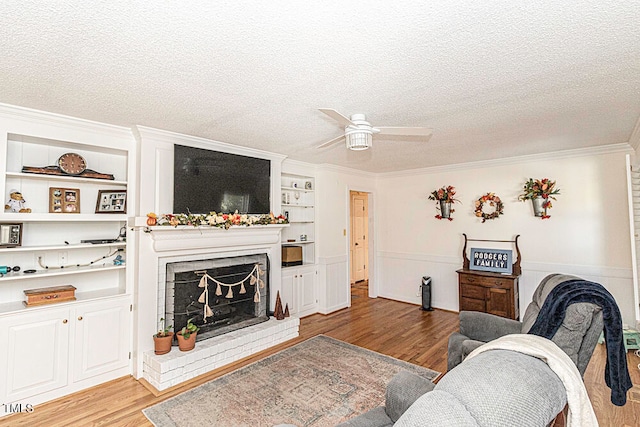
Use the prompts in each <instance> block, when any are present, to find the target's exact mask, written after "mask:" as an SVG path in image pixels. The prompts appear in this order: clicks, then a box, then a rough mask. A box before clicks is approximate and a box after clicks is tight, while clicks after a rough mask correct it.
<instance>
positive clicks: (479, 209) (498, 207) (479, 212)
mask: <svg viewBox="0 0 640 427" xmlns="http://www.w3.org/2000/svg"><path fill="white" fill-rule="evenodd" d="M487 202H488V203H489V206H493V207H495V210H494V211H493V212H490V213H486V212H484V210H483V207H484V204H485V203H487ZM475 213H476V216H477V217H478V218H482V222H485V221H486V220H488V219H496V218H498V217H499V216H500V215H503V214H504V203H502V200H500V197H498V196H496V195H495V193H487V194H485V195H484V196H482V197H480V198H479V199H478V200H476V210H475Z"/></svg>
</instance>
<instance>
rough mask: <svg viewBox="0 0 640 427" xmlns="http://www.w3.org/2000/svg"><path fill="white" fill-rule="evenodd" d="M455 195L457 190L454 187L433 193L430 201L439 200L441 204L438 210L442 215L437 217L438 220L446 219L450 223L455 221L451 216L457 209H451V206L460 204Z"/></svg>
mask: <svg viewBox="0 0 640 427" xmlns="http://www.w3.org/2000/svg"><path fill="white" fill-rule="evenodd" d="M455 194H456V188H455V187H454V186H452V185H448V186H446V187H442V188H439V189H437V190H434V191H432V192H431V194H430V195H429V200H437V201H438V202H440V206H439V207H436V209H438V210H439V211H440V213H439V214H438V215H436V218H438V219H443V218H446V219H448V220H449V221H453V218H451V214H452V213H454V212H455V209H452V208H451V204H452V203H454V202H460V200H458V199H456V198H454V197H453V196H455Z"/></svg>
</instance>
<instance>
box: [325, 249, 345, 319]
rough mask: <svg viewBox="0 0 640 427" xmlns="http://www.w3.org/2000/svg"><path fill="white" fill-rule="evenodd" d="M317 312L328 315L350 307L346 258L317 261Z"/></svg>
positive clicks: (338, 257)
mask: <svg viewBox="0 0 640 427" xmlns="http://www.w3.org/2000/svg"><path fill="white" fill-rule="evenodd" d="M318 273H319V276H320V277H319V280H318V282H319V283H320V285H319V305H318V311H319V312H320V313H322V314H329V313H332V312H334V311H337V310H341V309H343V308H346V307H349V306H350V298H349V293H350V288H349V272H348V270H347V257H346V256H335V257H325V258H322V257H321V258H320V259H319V272H318Z"/></svg>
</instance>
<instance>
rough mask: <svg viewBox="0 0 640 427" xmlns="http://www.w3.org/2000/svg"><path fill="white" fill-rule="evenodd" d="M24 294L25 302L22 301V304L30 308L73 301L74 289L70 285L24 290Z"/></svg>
mask: <svg viewBox="0 0 640 427" xmlns="http://www.w3.org/2000/svg"><path fill="white" fill-rule="evenodd" d="M24 294H25V296H26V297H27V300H26V301H23V304H24V305H26V306H27V307H31V306H34V305H44V304H53V303H57V302H65V301H75V299H76V288H75V287H73V286H71V285H63V286H55V287H51V288H38V289H25V290H24Z"/></svg>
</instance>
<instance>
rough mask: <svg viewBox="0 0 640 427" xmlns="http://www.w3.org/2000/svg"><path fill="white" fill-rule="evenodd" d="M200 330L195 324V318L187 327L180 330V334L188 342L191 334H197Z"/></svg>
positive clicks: (189, 321)
mask: <svg viewBox="0 0 640 427" xmlns="http://www.w3.org/2000/svg"><path fill="white" fill-rule="evenodd" d="M199 330H200V328H199V327H197V326H196V325H194V324H193V317H192V318H191V319H189V320H187V325H186V326H185V327H183V328H182V329H181V330H180V332H178V334H179V335H182V336H183V337H184V339H186V340H188V339H189V337H190V336H191V334H195V333H196V332H198V331H199Z"/></svg>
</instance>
